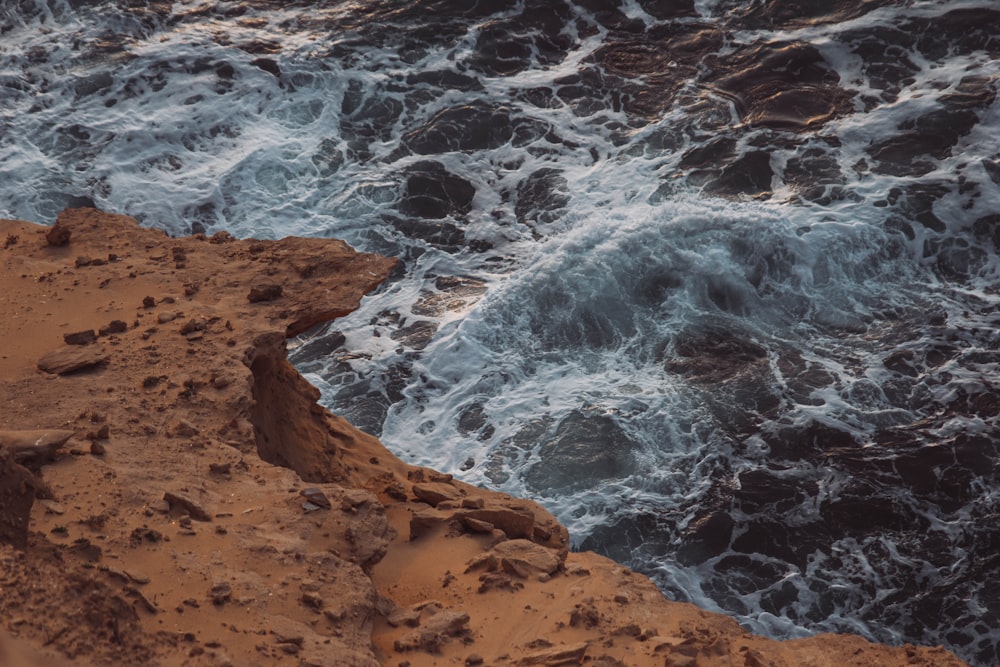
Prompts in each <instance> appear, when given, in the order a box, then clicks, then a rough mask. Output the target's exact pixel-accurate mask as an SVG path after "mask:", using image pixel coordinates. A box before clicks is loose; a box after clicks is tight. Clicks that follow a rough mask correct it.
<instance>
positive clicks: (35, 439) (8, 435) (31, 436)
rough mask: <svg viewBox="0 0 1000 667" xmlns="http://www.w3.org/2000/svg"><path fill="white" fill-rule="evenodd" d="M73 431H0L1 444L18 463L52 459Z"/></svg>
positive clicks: (71, 435)
mask: <svg viewBox="0 0 1000 667" xmlns="http://www.w3.org/2000/svg"><path fill="white" fill-rule="evenodd" d="M73 435H74V433H73V431H63V430H58V429H49V430H44V431H0V445H2V446H3V447H6V448H7V449H8V450H9V451H10V453H11V454H12V455H13V457H14V460H15V461H16V462H17V463H30V462H35V461H46V460H49V459H51V458H52V457H53V456H54V455H55V453H56V452H57V451H59V450H60V449H61V448H62V446H63V445H65V444H66V441H67V440H69V439H70V438H72V437H73Z"/></svg>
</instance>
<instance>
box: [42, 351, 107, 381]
mask: <svg viewBox="0 0 1000 667" xmlns="http://www.w3.org/2000/svg"><path fill="white" fill-rule="evenodd" d="M108 358H109V355H108V354H107V353H106V352H105V351H104V349H103V348H99V347H90V346H86V347H80V346H79V345H67V346H66V347H61V348H59V349H58V350H53V351H52V352H49V353H48V354H46V355H45V356H43V357H42V358H41V359H39V360H38V368H39V369H41V370H43V371H45V372H46V373H52V374H54V375H68V374H69V373H75V372H76V371H81V370H84V369H87V368H92V367H94V366H97V365H98V364H102V363H104V362H106V361H107V360H108Z"/></svg>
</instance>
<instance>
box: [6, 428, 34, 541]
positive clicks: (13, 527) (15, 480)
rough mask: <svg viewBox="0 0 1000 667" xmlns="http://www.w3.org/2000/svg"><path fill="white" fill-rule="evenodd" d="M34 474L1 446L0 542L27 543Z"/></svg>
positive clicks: (32, 500) (32, 502)
mask: <svg viewBox="0 0 1000 667" xmlns="http://www.w3.org/2000/svg"><path fill="white" fill-rule="evenodd" d="M35 490H36V483H35V477H34V475H32V474H31V473H30V472H28V470H27V469H26V468H24V467H23V466H21V465H18V464H17V463H16V462H15V461H14V457H13V456H12V455H11V453H10V452H9V451H7V450H6V449H5V448H3V447H0V544H9V545H11V546H13V547H14V548H16V549H24V548H26V547H27V546H28V521H29V519H30V517H31V506H32V505H33V504H34V502H35Z"/></svg>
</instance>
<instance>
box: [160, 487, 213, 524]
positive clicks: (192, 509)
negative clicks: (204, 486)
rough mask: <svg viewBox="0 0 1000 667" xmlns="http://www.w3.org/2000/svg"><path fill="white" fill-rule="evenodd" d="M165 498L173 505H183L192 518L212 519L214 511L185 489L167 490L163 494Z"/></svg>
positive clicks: (200, 519)
mask: <svg viewBox="0 0 1000 667" xmlns="http://www.w3.org/2000/svg"><path fill="white" fill-rule="evenodd" d="M163 499H164V500H166V501H167V502H168V503H170V505H171V506H173V505H178V506H180V507H183V508H184V509H185V510H186V511H187V513H188V514H190V515H191V518H192V519H196V520H198V521H211V520H212V513H211V512H209V511H208V509H206V508H205V506H204V505H203V504H202V503H201V502H200V501H199V500H197V499H195V498H194V497H193V496H192V495H191V494H190V493H188V492H186V491H184V490H176V491H167V492H165V493H164V494H163Z"/></svg>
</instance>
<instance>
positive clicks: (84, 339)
mask: <svg viewBox="0 0 1000 667" xmlns="http://www.w3.org/2000/svg"><path fill="white" fill-rule="evenodd" d="M95 340H97V334H95V333H94V330H93V329H87V330H86V331H77V332H75V333H68V334H63V341H64V342H65V343H66V344H67V345H90V344H91V343H93V342H94V341H95Z"/></svg>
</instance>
